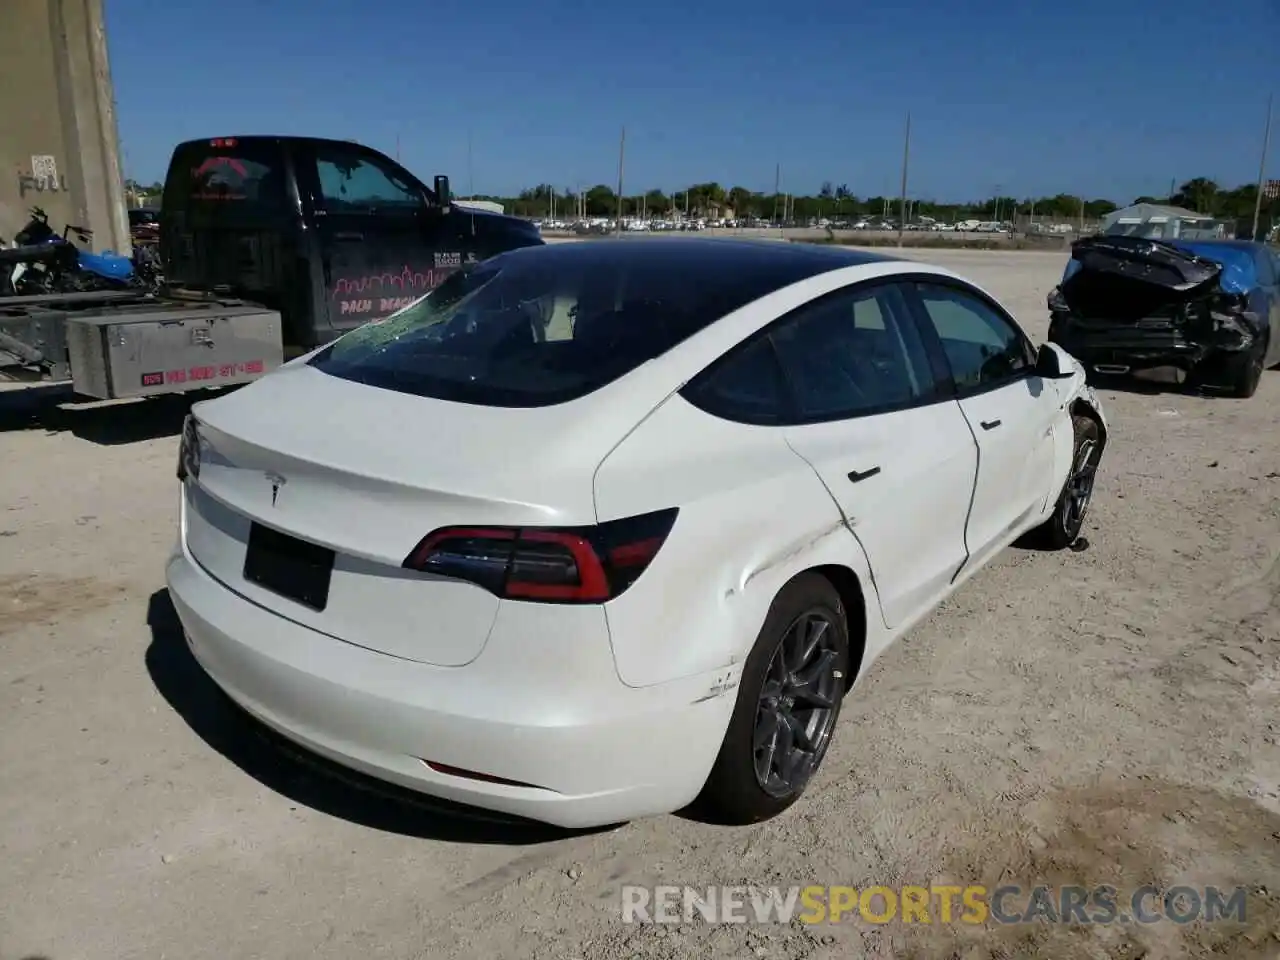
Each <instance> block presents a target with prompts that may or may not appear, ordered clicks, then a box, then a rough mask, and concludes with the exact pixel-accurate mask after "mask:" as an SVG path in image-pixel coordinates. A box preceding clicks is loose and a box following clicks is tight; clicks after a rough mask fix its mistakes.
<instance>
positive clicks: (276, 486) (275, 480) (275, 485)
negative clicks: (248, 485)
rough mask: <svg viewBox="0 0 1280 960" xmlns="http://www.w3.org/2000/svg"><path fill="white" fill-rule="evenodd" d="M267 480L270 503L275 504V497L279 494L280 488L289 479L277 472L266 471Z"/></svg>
mask: <svg viewBox="0 0 1280 960" xmlns="http://www.w3.org/2000/svg"><path fill="white" fill-rule="evenodd" d="M267 482H268V483H270V484H271V505H272V506H273V507H274V506H275V505H276V499H277V498H278V497H279V496H280V488H281V487H283V486H284V485H285V484H286V483H288V482H289V481H288V480H286V479H285V478H284V477H282V476H280V474H278V473H268V474H267Z"/></svg>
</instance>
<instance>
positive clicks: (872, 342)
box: [771, 284, 934, 421]
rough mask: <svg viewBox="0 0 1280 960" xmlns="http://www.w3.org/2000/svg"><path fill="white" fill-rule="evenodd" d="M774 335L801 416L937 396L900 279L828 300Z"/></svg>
mask: <svg viewBox="0 0 1280 960" xmlns="http://www.w3.org/2000/svg"><path fill="white" fill-rule="evenodd" d="M771 337H772V340H773V344H774V347H775V349H776V350H777V353H778V358H779V359H780V360H781V362H782V366H783V369H784V371H785V373H786V378H787V382H788V384H789V386H790V389H791V393H792V396H793V397H794V403H795V414H796V416H797V417H798V419H799V420H801V421H817V420H834V419H841V418H844V417H853V416H860V415H865V414H869V413H875V412H877V411H884V410H892V409H897V408H900V407H904V406H909V405H911V404H912V403H918V402H924V401H927V400H928V399H930V398H931V397H932V396H933V394H934V384H933V380H932V377H931V375H930V372H929V363H928V356H927V354H926V353H925V350H924V346H923V344H922V343H921V342H920V340H919V337H918V334H917V332H916V329H915V327H914V325H913V324H912V322H911V319H910V315H909V312H908V308H907V304H906V301H905V299H904V298H903V296H902V294H901V292H900V291H899V290H898V288H897V287H896V286H895V285H893V284H878V285H876V286H873V287H870V288H863V289H860V290H855V291H851V292H846V293H840V294H836V295H834V296H830V297H824V298H823V299H822V300H819V301H817V302H815V303H813V304H809V305H808V306H805V307H801V308H800V309H799V310H798V311H797V312H796V313H795V314H794V315H793V316H792V317H791V318H790V319H789V320H787V321H786V322H785V323H783V324H781V325H779V326H778V327H777V328H776V329H774V331H773V332H772V334H771Z"/></svg>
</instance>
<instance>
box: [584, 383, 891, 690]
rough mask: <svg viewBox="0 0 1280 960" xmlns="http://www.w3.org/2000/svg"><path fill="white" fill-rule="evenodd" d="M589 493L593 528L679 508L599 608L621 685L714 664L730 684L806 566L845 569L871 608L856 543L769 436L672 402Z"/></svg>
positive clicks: (804, 470)
mask: <svg viewBox="0 0 1280 960" xmlns="http://www.w3.org/2000/svg"><path fill="white" fill-rule="evenodd" d="M595 493H596V511H597V514H598V516H599V517H600V519H601V520H608V519H612V518H617V517H625V516H632V515H635V514H640V513H646V512H649V511H652V510H659V509H663V508H666V507H672V506H675V507H678V508H679V510H680V513H679V515H678V517H677V519H676V522H675V525H674V527H673V528H672V531H671V534H670V536H669V537H668V538H667V541H666V543H665V544H664V545H663V547H662V549H661V550H660V551H659V552H658V555H657V557H656V558H655V559H654V561H653V563H652V565H651V566H650V567H649V569H647V570H646V571H645V573H644V574H643V575H642V576H641V577H640V578H639V579H638V580H637V581H636V582H635V583H634V584H633V585H632V586H631V588H630V589H629V590H627V591H626V592H625V593H624V594H623V595H622V596H621V597H619V598H617V599H616V600H613V601H611V602H610V603H609V604H607V606H606V608H605V609H606V613H607V615H608V619H609V632H610V637H611V643H612V645H613V653H614V658H615V660H616V662H617V666H618V674H619V676H620V678H621V679H622V681H623V682H624V683H626V684H628V685H629V686H636V687H642V686H648V685H650V684H656V683H662V682H666V681H670V680H675V679H678V678H683V677H688V676H692V675H694V674H698V673H702V672H707V671H713V670H719V669H721V668H725V667H729V668H731V669H730V671H729V673H728V676H729V677H730V681H729V682H730V687H732V686H736V682H737V677H738V675H739V674H740V671H741V667H742V662H743V661H744V660H745V658H746V656H747V654H748V653H749V652H750V651H751V648H752V646H753V645H754V643H755V640H756V636H757V634H758V633H759V631H760V627H761V625H762V624H763V622H764V618H765V615H766V614H767V613H768V611H769V606H770V604H771V603H772V602H773V598H774V597H775V596H776V595H777V593H778V591H779V590H780V589H781V588H782V586H783V585H784V584H785V583H786V582H787V581H788V580H790V579H791V578H792V577H793V576H795V574H796V573H797V572H799V571H802V570H805V569H808V568H810V567H813V566H818V565H823V564H840V565H844V566H849V567H851V568H852V569H853V570H854V572H855V573H856V574H857V575H858V577H859V580H860V581H861V583H862V585H863V590H864V593H865V597H866V601H867V606H868V607H869V608H871V609H874V610H878V600H877V599H876V596H875V593H874V589H873V587H872V586H871V578H870V576H869V575H868V570H867V561H866V557H865V555H864V554H863V553H862V551H861V548H860V547H859V546H858V543H857V540H856V539H855V538H854V537H853V535H852V534H851V533H850V532H849V530H848V528H847V527H846V526H845V525H844V522H843V519H842V517H841V515H840V512H839V510H838V509H837V507H836V505H835V503H834V501H833V500H832V499H831V496H830V494H829V493H828V492H827V490H826V488H825V487H824V486H823V485H822V482H821V481H820V480H819V479H818V477H817V475H816V474H815V473H814V472H813V470H812V468H810V466H809V465H808V464H807V463H805V462H804V461H803V460H801V459H800V458H799V457H798V456H796V455H795V453H794V452H792V450H791V448H790V447H788V446H787V444H786V441H785V440H784V439H783V436H782V434H781V431H780V430H776V429H774V428H769V427H757V426H748V425H744V424H737V423H731V422H728V421H724V420H720V419H718V418H715V417H712V416H710V415H709V414H706V413H703V412H702V411H701V410H699V409H697V408H696V407H694V406H692V405H691V404H689V403H688V402H687V401H685V400H684V399H683V398H682V397H680V396H679V395H678V394H677V395H674V396H672V397H670V398H669V399H668V400H667V401H666V402H665V403H663V404H662V405H661V406H659V407H658V408H657V409H656V410H655V411H654V412H653V413H652V414H651V415H650V416H649V417H648V418H647V419H646V420H645V421H644V422H643V423H642V424H640V426H639V427H637V428H636V429H635V430H634V431H633V432H632V433H631V434H630V435H629V436H628V437H627V438H626V439H625V440H624V441H623V442H622V443H621V444H619V446H618V447H617V448H615V449H614V450H613V452H612V453H610V454H609V456H608V457H607V458H606V459H605V460H604V462H603V463H602V464H601V466H600V469H599V471H598V472H597V474H596V482H595ZM868 619H869V620H871V621H873V624H872V626H873V628H874V626H875V624H878V623H879V615H878V613H877V614H876V615H875V616H873V617H869V618H868ZM881 629H883V627H882V626H881ZM876 646H879V644H872V643H871V642H868V648H875V647H876Z"/></svg>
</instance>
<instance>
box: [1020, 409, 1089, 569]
mask: <svg viewBox="0 0 1280 960" xmlns="http://www.w3.org/2000/svg"><path fill="white" fill-rule="evenodd" d="M1071 430H1072V433H1073V434H1074V437H1075V440H1074V442H1073V443H1072V445H1071V470H1070V472H1069V473H1068V474H1067V481H1066V483H1065V484H1063V486H1062V492H1061V493H1060V494H1059V495H1058V500H1057V502H1056V503H1055V504H1054V505H1053V513H1052V514H1051V515H1050V516H1049V519H1048V520H1046V521H1045V522H1044V523H1042V524H1040V526H1038V527H1036V528H1035V529H1034V530H1033V531H1031V539H1032V540H1033V541H1034V542H1035V543H1037V544H1038V545H1040V546H1043V547H1045V548H1047V549H1049V550H1064V549H1066V548H1067V547H1069V546H1071V544H1073V543H1075V541H1076V538H1077V537H1079V536H1080V531H1081V530H1083V529H1084V520H1085V516H1086V515H1087V514H1088V512H1089V504H1090V502H1091V501H1092V500H1093V482H1094V478H1095V476H1096V475H1097V472H1098V463H1099V462H1100V461H1101V460H1102V431H1101V430H1100V429H1099V427H1098V423H1097V421H1096V420H1093V419H1091V418H1090V417H1082V416H1073V417H1072V418H1071Z"/></svg>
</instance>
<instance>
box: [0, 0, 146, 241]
mask: <svg viewBox="0 0 1280 960" xmlns="http://www.w3.org/2000/svg"><path fill="white" fill-rule="evenodd" d="M3 8H4V9H3V28H0V90H2V91H4V94H3V96H0V237H4V238H5V239H6V240H12V238H13V235H14V233H16V232H17V231H18V230H20V229H21V228H22V225H23V224H24V223H25V222H26V220H27V211H28V209H29V208H30V207H33V206H39V207H43V208H44V210H45V211H46V212H47V213H48V214H49V220H50V224H51V225H52V226H53V227H54V228H55V229H56V230H58V231H59V232H61V230H62V227H63V225H64V224H66V223H75V224H80V225H83V226H87V227H88V228H89V229H91V230H92V231H93V232H94V237H93V241H94V242H93V247H94V249H95V250H98V251H101V250H106V249H113V250H117V251H120V252H122V253H128V252H129V222H128V216H127V214H126V213H125V206H124V183H123V178H122V176H121V170H120V148H119V137H118V134H117V132H116V117H115V101H114V95H113V90H112V85H111V70H110V67H109V65H108V62H107V43H106V30H105V27H104V25H103V19H102V0H4V3H3Z"/></svg>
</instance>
